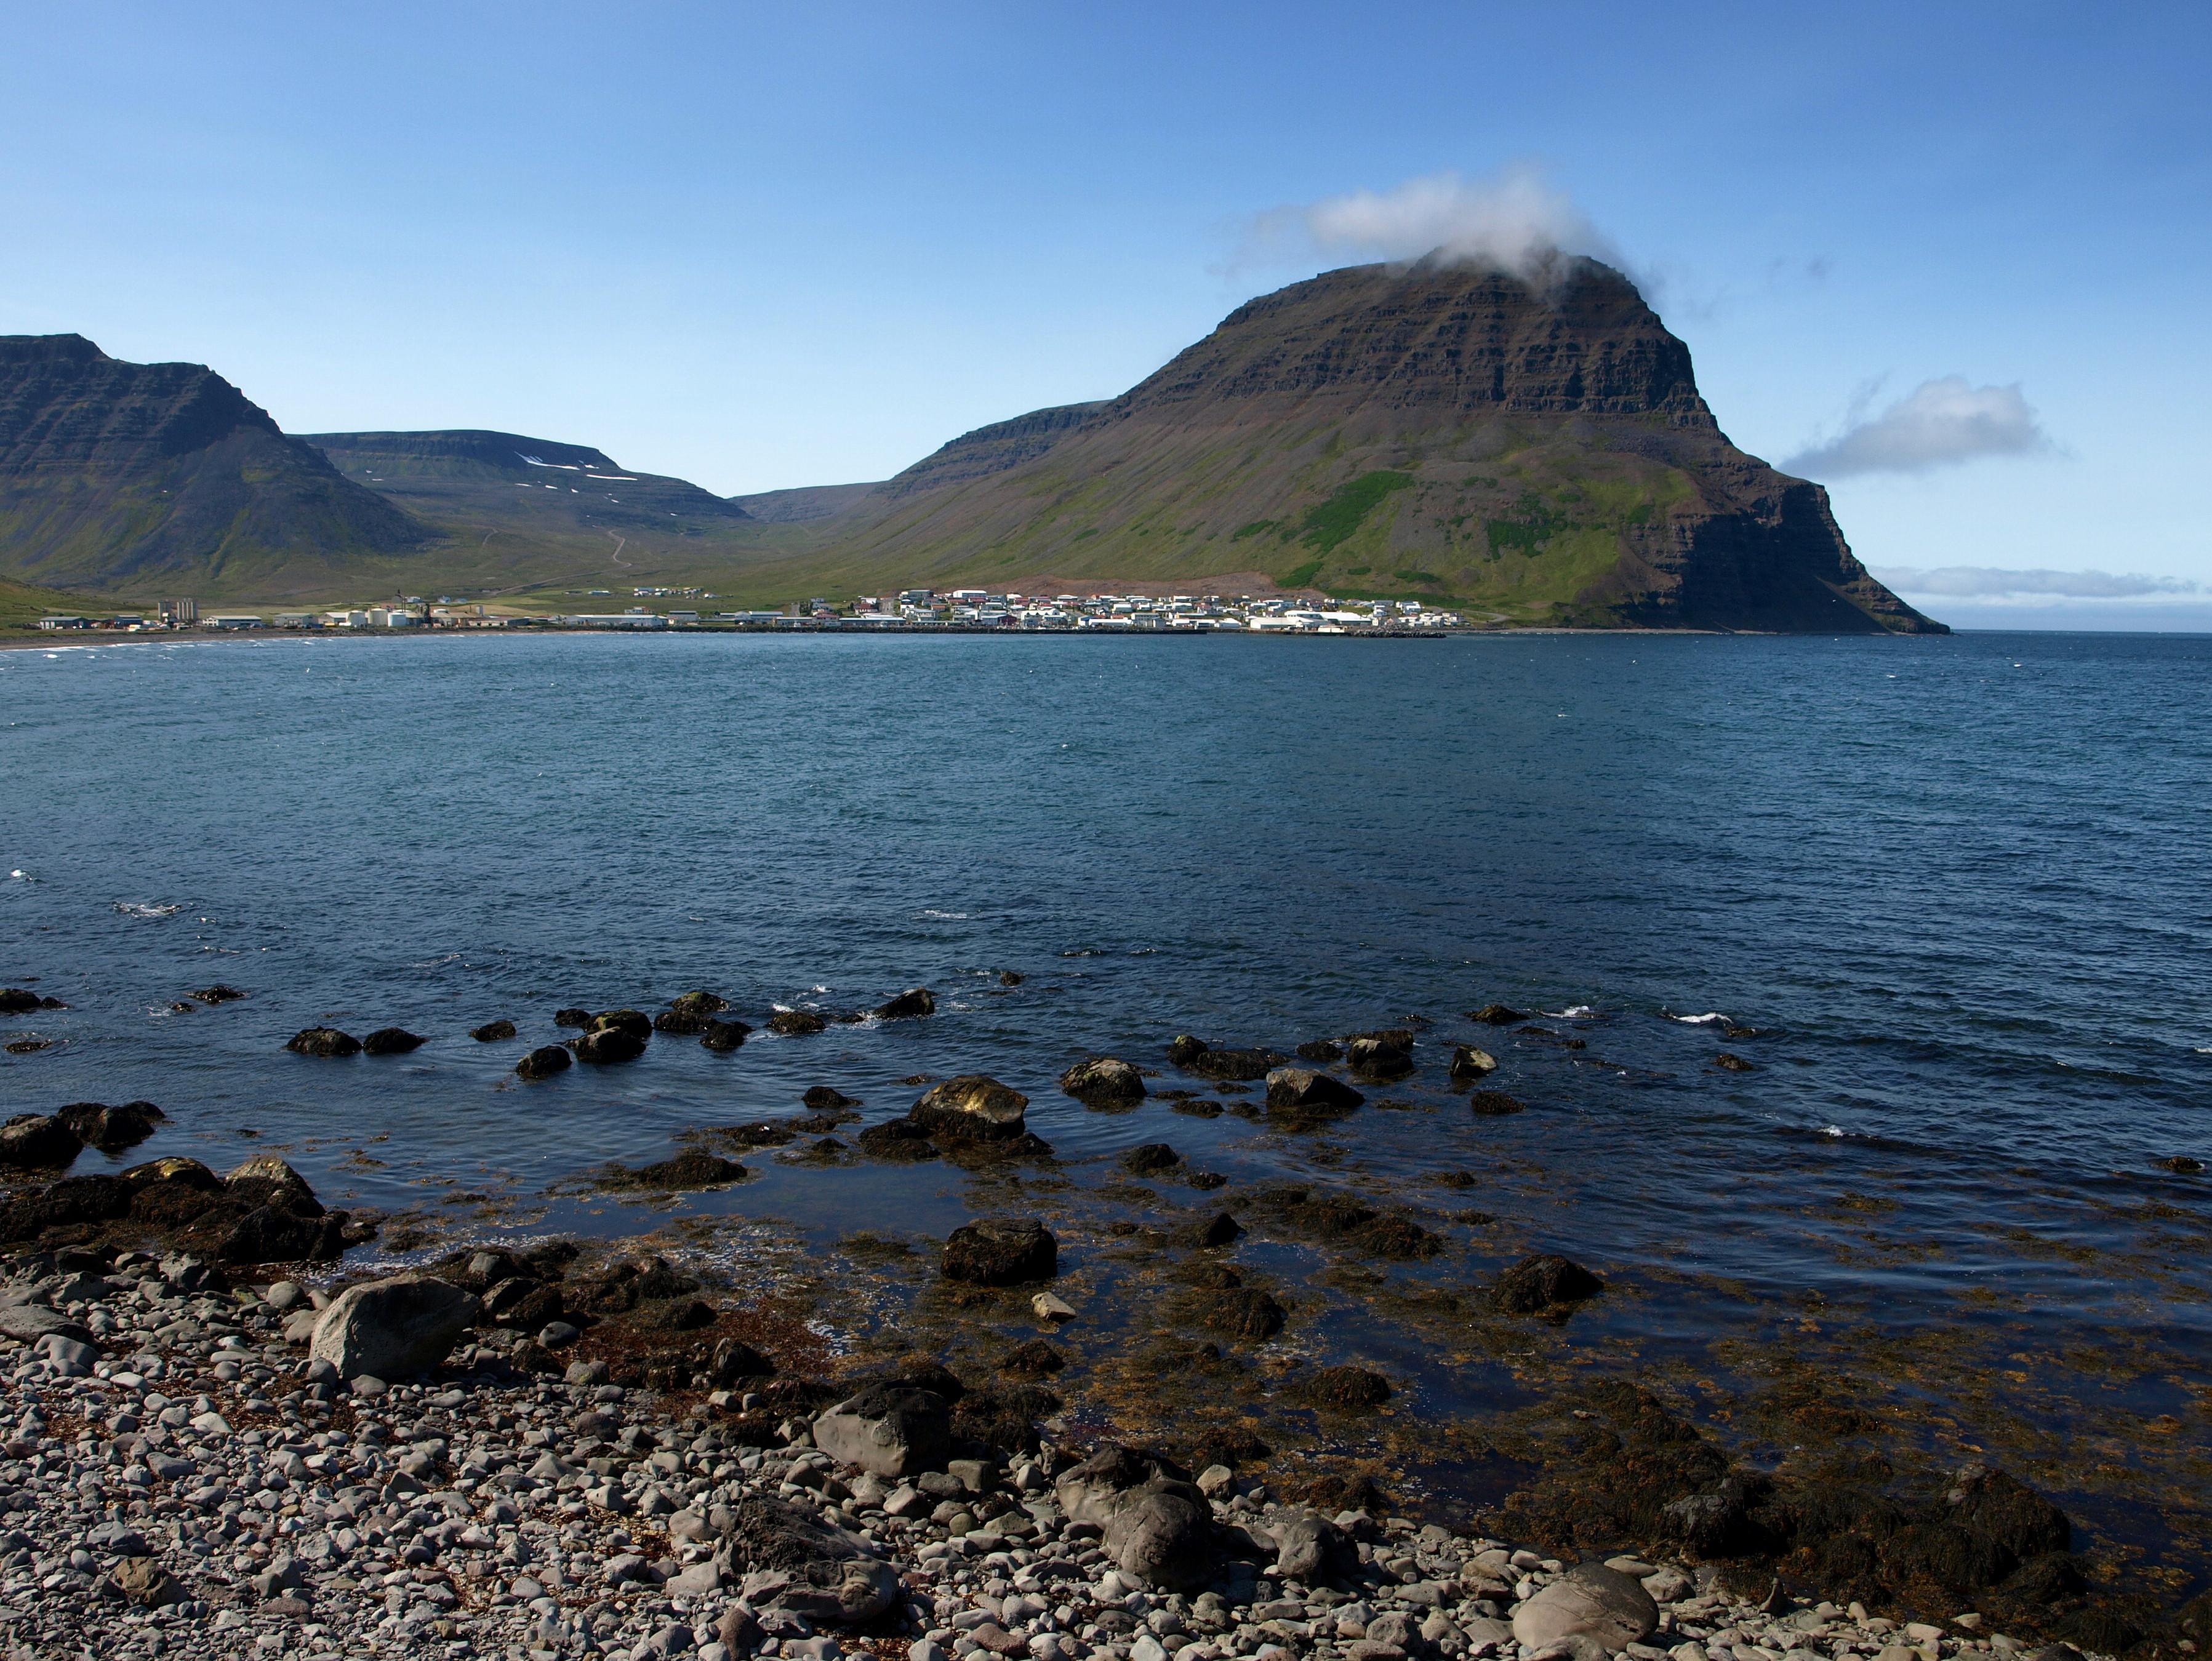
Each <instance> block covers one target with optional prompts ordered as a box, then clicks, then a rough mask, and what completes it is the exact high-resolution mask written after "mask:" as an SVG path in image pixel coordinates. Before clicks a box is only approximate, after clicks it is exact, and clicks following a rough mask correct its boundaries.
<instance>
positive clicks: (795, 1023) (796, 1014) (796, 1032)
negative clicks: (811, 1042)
mask: <svg viewBox="0 0 2212 1661" xmlns="http://www.w3.org/2000/svg"><path fill="white" fill-rule="evenodd" d="M768 1029H769V1031H770V1032H772V1033H775V1034H780V1035H781V1036H782V1037H784V1038H805V1037H807V1036H809V1035H810V1034H814V1033H819V1032H826V1031H827V1030H828V1029H829V1022H828V1021H825V1020H823V1018H822V1017H821V1016H820V1015H817V1014H815V1013H814V1011H813V1010H811V1009H778V1010H777V1011H776V1012H775V1014H774V1015H770V1016H769V1018H768Z"/></svg>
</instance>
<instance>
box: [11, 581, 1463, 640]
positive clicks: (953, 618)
mask: <svg viewBox="0 0 2212 1661" xmlns="http://www.w3.org/2000/svg"><path fill="white" fill-rule="evenodd" d="M634 592H635V595H636V596H637V597H640V598H671V597H672V598H693V599H709V600H711V599H712V598H714V595H713V594H712V593H711V592H708V591H702V590H699V589H696V588H688V589H673V588H639V589H636V590H635V591H634ZM607 593H608V591H607V590H605V589H603V588H595V589H592V590H590V591H588V596H589V597H599V596H603V595H606V594H607ZM532 622H537V623H546V624H551V625H553V626H555V627H568V628H699V627H708V628H850V629H873V628H899V629H914V628H947V629H955V628H957V629H987V628H1004V629H1059V630H1078V629H1109V630H1124V629H1126V630H1165V631H1171V632H1213V631H1220V632H1228V633H1305V634H1343V633H1355V632H1360V633H1371V632H1374V631H1376V630H1378V629H1383V630H1391V631H1402V630H1407V629H1419V630H1424V631H1425V630H1430V629H1437V628H1457V627H1463V626H1464V620H1463V619H1462V617H1461V616H1460V615H1459V613H1457V612H1455V611H1443V610H1438V609H1435V608H1433V607H1431V606H1427V605H1425V604H1424V603H1422V602H1420V601H1419V600H1329V599H1324V600H1319V601H1306V600H1295V599H1281V598H1269V599H1255V597H1252V596H1250V595H1249V594H1247V595H1239V596H1237V597H1235V598H1233V599H1232V598H1228V597H1219V596H1204V595H1195V594H1175V595H1168V596H1156V595H1154V596H1147V595H1137V594H1127V595H1123V594H1056V595H1053V596H1051V597H1046V596H1043V595H1024V594H994V593H991V592H989V591H987V590H984V589H980V588H956V589H953V590H951V591H948V592H945V593H939V592H938V591H935V590H933V589H927V588H909V589H905V590H902V591H900V592H899V593H897V594H895V595H893V594H884V595H863V596H862V597H860V598H859V599H857V600H854V602H852V603H850V604H849V605H844V606H840V605H837V604H835V603H832V602H830V601H829V600H827V599H821V598H816V599H811V600H809V601H807V602H806V603H805V604H804V605H794V606H791V607H788V608H787V609H784V610H781V611H701V610H697V609H671V610H667V611H655V610H654V609H652V608H651V607H650V606H643V605H634V606H631V607H629V608H628V609H625V610H622V611H588V612H569V613H562V614H558V615H552V616H548V617H543V618H533V617H526V616H516V615H503V614H501V613H496V612H491V611H488V610H486V609H485V608H484V607H483V605H482V604H471V603H465V602H461V601H457V600H452V599H448V598H446V597H440V598H439V599H437V600H435V601H431V600H425V599H424V598H422V597H421V596H420V595H407V596H404V597H400V598H398V599H393V600H389V601H386V602H385V603H382V604H380V605H373V606H363V607H341V608H339V609H336V610H327V611H278V612H275V613H272V614H270V615H269V616H267V617H263V616H261V615H258V614H256V613H249V612H210V613H208V614H206V615H202V613H201V611H200V609H199V607H198V605H197V603H194V602H193V601H191V600H164V601H162V602H161V608H160V610H159V613H158V615H155V616H153V617H147V616H142V615H135V614H118V615H114V616H112V617H105V618H94V617H89V616H66V615H51V616H47V617H43V618H41V619H40V621H39V627H41V628H46V629H79V628H99V629H118V630H123V631H125V632H128V633H143V632H145V631H148V630H151V629H172V628H185V627H200V628H212V629H245V628H283V629H325V628H331V629H337V628H343V629H406V628H505V627H510V626H511V625H514V624H518V623H532Z"/></svg>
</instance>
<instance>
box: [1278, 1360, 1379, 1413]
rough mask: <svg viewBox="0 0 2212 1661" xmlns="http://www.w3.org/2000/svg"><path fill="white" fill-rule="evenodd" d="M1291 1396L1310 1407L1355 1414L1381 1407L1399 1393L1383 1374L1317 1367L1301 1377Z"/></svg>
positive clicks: (1292, 1388) (1364, 1369)
mask: <svg viewBox="0 0 2212 1661" xmlns="http://www.w3.org/2000/svg"><path fill="white" fill-rule="evenodd" d="M1290 1393H1291V1396H1292V1397H1295V1398H1296V1399H1297V1400H1298V1401H1301V1402H1303V1403H1305V1404H1306V1405H1307V1406H1308V1407H1318V1408H1328V1409H1334V1410H1336V1411H1338V1412H1346V1413H1356V1412H1363V1411H1365V1410H1367V1409H1372V1408H1377V1407H1380V1406H1382V1405H1383V1403H1385V1402H1387V1401H1389V1399H1390V1397H1392V1396H1393V1395H1395V1393H1396V1391H1394V1390H1393V1389H1392V1388H1391V1385H1390V1381H1389V1379H1386V1378H1384V1377H1383V1375H1382V1374H1381V1373H1372V1372H1370V1371H1369V1370H1368V1369H1367V1368H1365V1367H1315V1368H1313V1369H1312V1370H1311V1371H1310V1372H1308V1373H1304V1374H1303V1375H1302V1376H1300V1377H1299V1378H1298V1379H1297V1380H1296V1382H1294V1383H1293V1384H1292V1385H1291V1391H1290Z"/></svg>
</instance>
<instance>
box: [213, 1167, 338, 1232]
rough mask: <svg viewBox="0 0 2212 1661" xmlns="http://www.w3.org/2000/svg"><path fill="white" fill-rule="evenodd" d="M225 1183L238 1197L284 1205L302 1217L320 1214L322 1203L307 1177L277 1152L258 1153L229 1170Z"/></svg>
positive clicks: (252, 1201)
mask: <svg viewBox="0 0 2212 1661" xmlns="http://www.w3.org/2000/svg"><path fill="white" fill-rule="evenodd" d="M222 1185H223V1186H224V1188H226V1189H227V1190H228V1191H230V1192H231V1193H232V1194H233V1195H234V1196H235V1197H238V1198H240V1199H241V1200H246V1201H249V1202H251V1203H255V1204H260V1205H281V1206H283V1208H284V1209H287V1210H289V1211H297V1212H299V1213H300V1214H301V1215H303V1216H310V1217H319V1216H320V1215H322V1214H323V1207H322V1202H321V1201H319V1200H318V1199H317V1198H316V1197H315V1191H314V1190H313V1188H310V1187H309V1186H308V1185H307V1178H305V1177H303V1176H301V1174H300V1173H298V1172H297V1171H295V1170H294V1169H293V1168H292V1167H290V1166H289V1165H287V1164H286V1163H285V1162H284V1161H283V1160H281V1159H279V1158H278V1157H277V1156H276V1155H274V1154H256V1155H254V1156H253V1157H252V1158H251V1159H249V1160H244V1161H240V1163H239V1164H237V1165H234V1166H233V1167H231V1168H230V1170H229V1171H228V1172H227V1173H225V1174H224V1176H223V1179H222Z"/></svg>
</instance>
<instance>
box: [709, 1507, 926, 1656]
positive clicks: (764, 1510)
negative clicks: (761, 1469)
mask: <svg viewBox="0 0 2212 1661" xmlns="http://www.w3.org/2000/svg"><path fill="white" fill-rule="evenodd" d="M714 1561H715V1564H716V1566H717V1567H719V1568H720V1569H721V1570H722V1571H723V1572H724V1573H725V1574H726V1576H729V1577H731V1578H736V1579H740V1580H741V1583H742V1585H741V1595H742V1597H743V1598H744V1602H745V1603H746V1604H748V1605H749V1606H750V1608H751V1609H753V1610H754V1611H755V1613H756V1615H757V1616H769V1615H771V1614H778V1615H782V1616H796V1617H798V1619H799V1620H801V1621H803V1622H806V1623H807V1624H808V1625H810V1626H817V1627H830V1628H842V1629H847V1630H849V1629H851V1628H856V1627H862V1626H866V1624H867V1623H868V1622H872V1621H874V1620H875V1619H876V1618H877V1617H878V1616H881V1615H882V1614H883V1613H884V1611H885V1610H887V1609H890V1607H891V1605H892V1603H895V1602H896V1600H897V1598H898V1596H899V1589H900V1583H899V1579H898V1575H897V1573H896V1571H894V1570H893V1569H892V1567H891V1566H890V1564H889V1563H886V1562H884V1561H883V1560H882V1558H880V1557H878V1556H877V1555H875V1548H874V1547H872V1545H870V1543H868V1542H867V1541H866V1540H864V1539H862V1538H861V1537H860V1536H859V1535H857V1534H853V1533H850V1532H848V1531H846V1530H844V1529H842V1528H837V1527H835V1526H834V1525H830V1524H829V1523H825V1522H823V1521H822V1520H820V1519H818V1518H817V1517H815V1516H813V1515H811V1514H810V1513H808V1512H802V1511H800V1510H799V1508H798V1507H797V1506H790V1505H786V1504H785V1503H784V1502H783V1501H781V1500H771V1499H769V1498H768V1497H767V1496H766V1495H764V1494H746V1495H744V1497H743V1498H742V1499H740V1500H738V1502H737V1503H736V1505H734V1506H732V1507H731V1510H730V1516H729V1528H728V1531H727V1532H726V1534H725V1535H724V1537H723V1540H722V1543H721V1546H720V1549H718V1550H717V1551H716V1553H715V1559H714Z"/></svg>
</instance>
